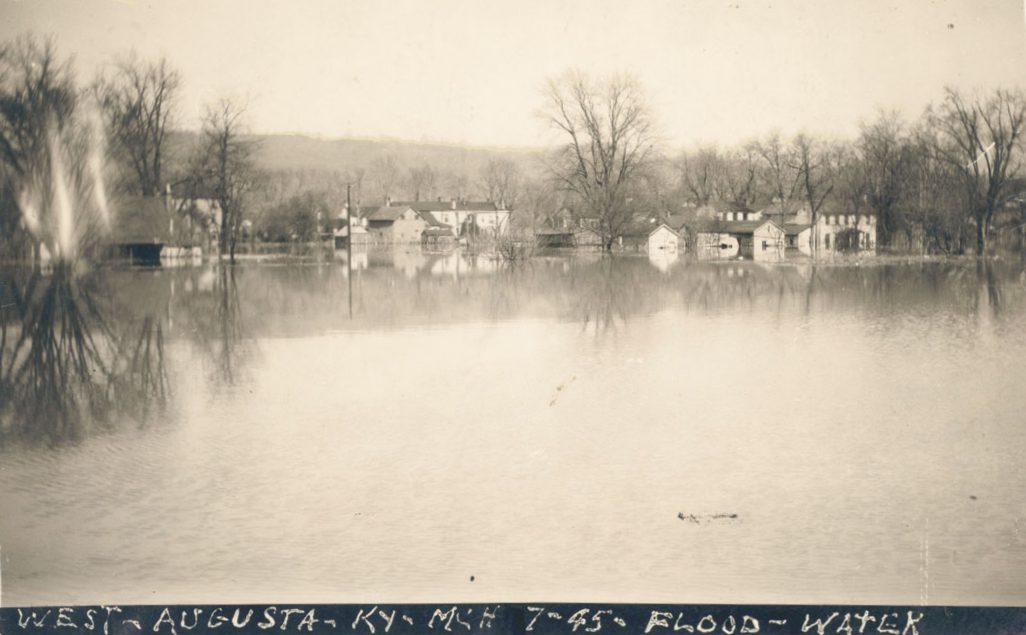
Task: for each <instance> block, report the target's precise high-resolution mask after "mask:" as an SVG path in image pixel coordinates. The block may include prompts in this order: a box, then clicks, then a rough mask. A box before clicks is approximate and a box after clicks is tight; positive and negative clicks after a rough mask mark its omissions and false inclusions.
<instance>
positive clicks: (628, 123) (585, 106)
mask: <svg viewBox="0 0 1026 635" xmlns="http://www.w3.org/2000/svg"><path fill="white" fill-rule="evenodd" d="M547 92H548V94H547V97H548V104H547V109H546V110H545V117H546V119H547V121H548V122H549V123H550V124H551V125H552V126H554V127H555V129H556V130H558V131H559V132H560V133H561V135H562V137H563V140H564V145H563V146H562V147H561V148H559V150H558V152H557V154H556V156H555V157H554V161H553V163H552V165H551V169H552V172H553V174H554V176H555V177H556V178H557V179H558V181H559V182H560V184H561V186H562V188H563V189H565V190H568V191H571V192H574V193H575V194H577V196H579V197H580V199H581V200H582V202H583V203H584V205H585V206H586V207H587V208H588V209H589V210H590V212H591V213H592V214H594V215H595V216H596V218H597V222H598V231H599V232H600V234H601V236H602V240H603V244H604V245H605V248H606V250H607V251H608V250H610V249H612V246H613V242H614V241H615V240H616V238H618V237H619V236H622V235H623V231H624V230H625V229H626V227H627V226H628V225H629V224H630V222H631V220H632V214H631V210H630V208H629V207H628V200H627V199H628V198H629V197H628V194H627V192H628V189H629V187H630V185H631V183H632V182H633V181H634V179H636V178H637V176H638V175H639V173H640V172H641V171H642V169H643V168H644V167H645V165H646V164H647V162H648V160H649V158H650V157H651V154H652V151H653V132H652V122H651V117H650V115H649V111H648V107H647V106H646V104H645V101H644V98H643V95H642V92H641V87H640V86H639V85H638V82H637V81H636V80H635V79H634V78H632V77H629V76H625V75H619V76H615V77H612V78H610V79H607V80H604V81H594V80H592V79H590V78H588V77H586V76H584V75H583V74H581V73H568V74H566V75H563V76H562V77H560V78H557V79H552V80H550V81H549V84H548V91H547Z"/></svg>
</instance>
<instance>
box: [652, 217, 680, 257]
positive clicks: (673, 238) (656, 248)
mask: <svg viewBox="0 0 1026 635" xmlns="http://www.w3.org/2000/svg"><path fill="white" fill-rule="evenodd" d="M681 247H683V243H682V242H681V240H680V234H678V233H677V232H676V231H675V230H674V229H673V228H671V227H670V226H669V225H667V224H666V223H660V224H659V226H658V227H656V228H655V229H653V230H652V231H650V232H649V233H648V251H649V253H652V252H660V251H666V252H674V253H676V252H677V251H678V249H680V250H681V251H683V249H681Z"/></svg>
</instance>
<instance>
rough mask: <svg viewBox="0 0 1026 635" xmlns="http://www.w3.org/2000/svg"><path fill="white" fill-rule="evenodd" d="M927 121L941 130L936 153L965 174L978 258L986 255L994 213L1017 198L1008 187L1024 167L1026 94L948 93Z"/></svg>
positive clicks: (1000, 92)
mask: <svg viewBox="0 0 1026 635" xmlns="http://www.w3.org/2000/svg"><path fill="white" fill-rule="evenodd" d="M928 120H929V121H930V123H931V125H932V126H933V127H935V128H936V129H937V130H939V131H940V139H939V140H940V143H939V144H938V147H937V150H938V152H939V153H940V154H941V156H943V157H944V158H945V159H946V160H947V161H948V162H949V163H951V164H952V165H953V166H955V167H957V169H958V173H959V174H960V175H961V180H962V183H963V186H964V189H965V193H966V197H967V201H966V202H967V207H968V212H969V214H970V216H971V218H972V219H973V222H974V223H975V225H976V255H977V256H983V255H985V254H986V252H987V239H988V236H989V234H990V225H991V221H992V220H993V218H994V213H995V212H996V211H997V210H998V209H1000V208H1001V207H1002V206H1003V205H1004V204H1005V203H1006V202H1008V200H1009V199H1010V197H1011V196H1012V195H1014V192H1013V189H1012V188H1011V187H1010V185H1011V184H1012V182H1011V179H1012V178H1013V177H1014V176H1016V172H1017V171H1018V170H1019V168H1020V167H1021V155H1022V147H1021V145H1022V141H1023V128H1024V126H1026V95H1024V94H1023V93H1022V92H1021V91H1009V90H1001V89H999V90H995V91H994V92H992V93H991V94H990V95H988V96H986V97H981V96H972V97H966V96H964V95H962V94H961V93H960V92H958V91H957V90H955V89H952V88H948V89H946V90H945V94H944V101H943V102H942V103H941V105H940V106H939V107H938V108H937V109H936V110H935V111H933V112H931V113H929V114H928Z"/></svg>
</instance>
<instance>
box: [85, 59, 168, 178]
mask: <svg viewBox="0 0 1026 635" xmlns="http://www.w3.org/2000/svg"><path fill="white" fill-rule="evenodd" d="M180 86H181V77H180V76H179V74H178V72H177V71H176V70H174V69H173V68H171V66H170V64H168V62H167V60H166V59H165V58H160V59H159V60H156V61H151V62H143V61H141V60H139V59H138V58H137V57H136V56H135V55H134V54H133V55H131V56H129V57H127V58H125V59H122V60H121V61H119V62H118V63H117V64H116V66H115V70H114V74H113V76H111V77H109V78H108V77H100V78H99V79H98V80H97V82H96V86H95V90H96V93H97V96H98V97H99V100H100V104H101V105H102V107H103V111H104V114H105V115H106V119H107V123H108V126H109V127H110V133H111V138H112V139H113V141H114V146H115V148H116V149H117V151H118V153H119V154H120V155H121V157H122V159H123V160H124V162H125V163H126V164H127V165H128V166H129V168H130V172H131V173H132V174H133V175H134V177H135V179H134V180H135V187H134V188H133V189H135V190H136V191H137V192H138V193H139V194H141V195H142V196H158V195H159V194H160V192H161V187H162V185H163V181H162V177H163V172H164V163H165V158H166V154H167V145H168V132H169V129H170V127H171V125H172V123H173V119H172V117H173V114H174V108H175V100H176V98H177V96H178V90H179V88H180Z"/></svg>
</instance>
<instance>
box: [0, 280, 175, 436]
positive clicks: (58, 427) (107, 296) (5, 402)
mask: <svg viewBox="0 0 1026 635" xmlns="http://www.w3.org/2000/svg"><path fill="white" fill-rule="evenodd" d="M3 274H4V275H3V278H2V288H3V290H4V307H3V311H2V313H0V316H2V317H0V320H2V323H0V441H3V440H7V439H10V438H24V439H29V440H34V441H41V440H42V441H47V442H49V443H51V444H56V443H59V442H61V441H65V440H70V439H77V438H80V437H81V436H82V435H83V434H85V433H87V432H88V431H89V430H91V429H96V428H105V427H107V426H108V425H109V424H110V423H111V422H112V421H114V420H116V419H121V418H128V419H131V420H134V421H136V422H138V423H140V424H145V423H147V422H148V421H149V419H150V415H151V411H152V410H153V409H154V408H156V409H157V410H162V409H163V408H164V407H165V406H166V404H167V400H168V397H169V392H170V390H169V383H168V375H167V368H166V358H165V354H164V338H163V328H162V326H161V324H160V322H159V318H155V317H154V316H153V315H146V316H144V317H143V319H142V320H141V321H133V320H122V321H116V320H113V319H112V316H113V315H115V314H116V313H115V311H114V310H113V307H112V306H111V304H110V301H111V298H112V297H113V296H112V294H111V293H110V291H109V289H107V288H105V285H104V283H103V281H102V280H100V279H99V278H97V277H96V276H92V275H83V274H81V273H80V272H77V271H76V270H75V268H74V265H72V264H68V263H60V264H57V265H55V266H54V267H53V268H52V269H51V270H49V271H46V272H42V271H40V270H31V271H24V270H13V271H12V270H6V271H4V272H3Z"/></svg>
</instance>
